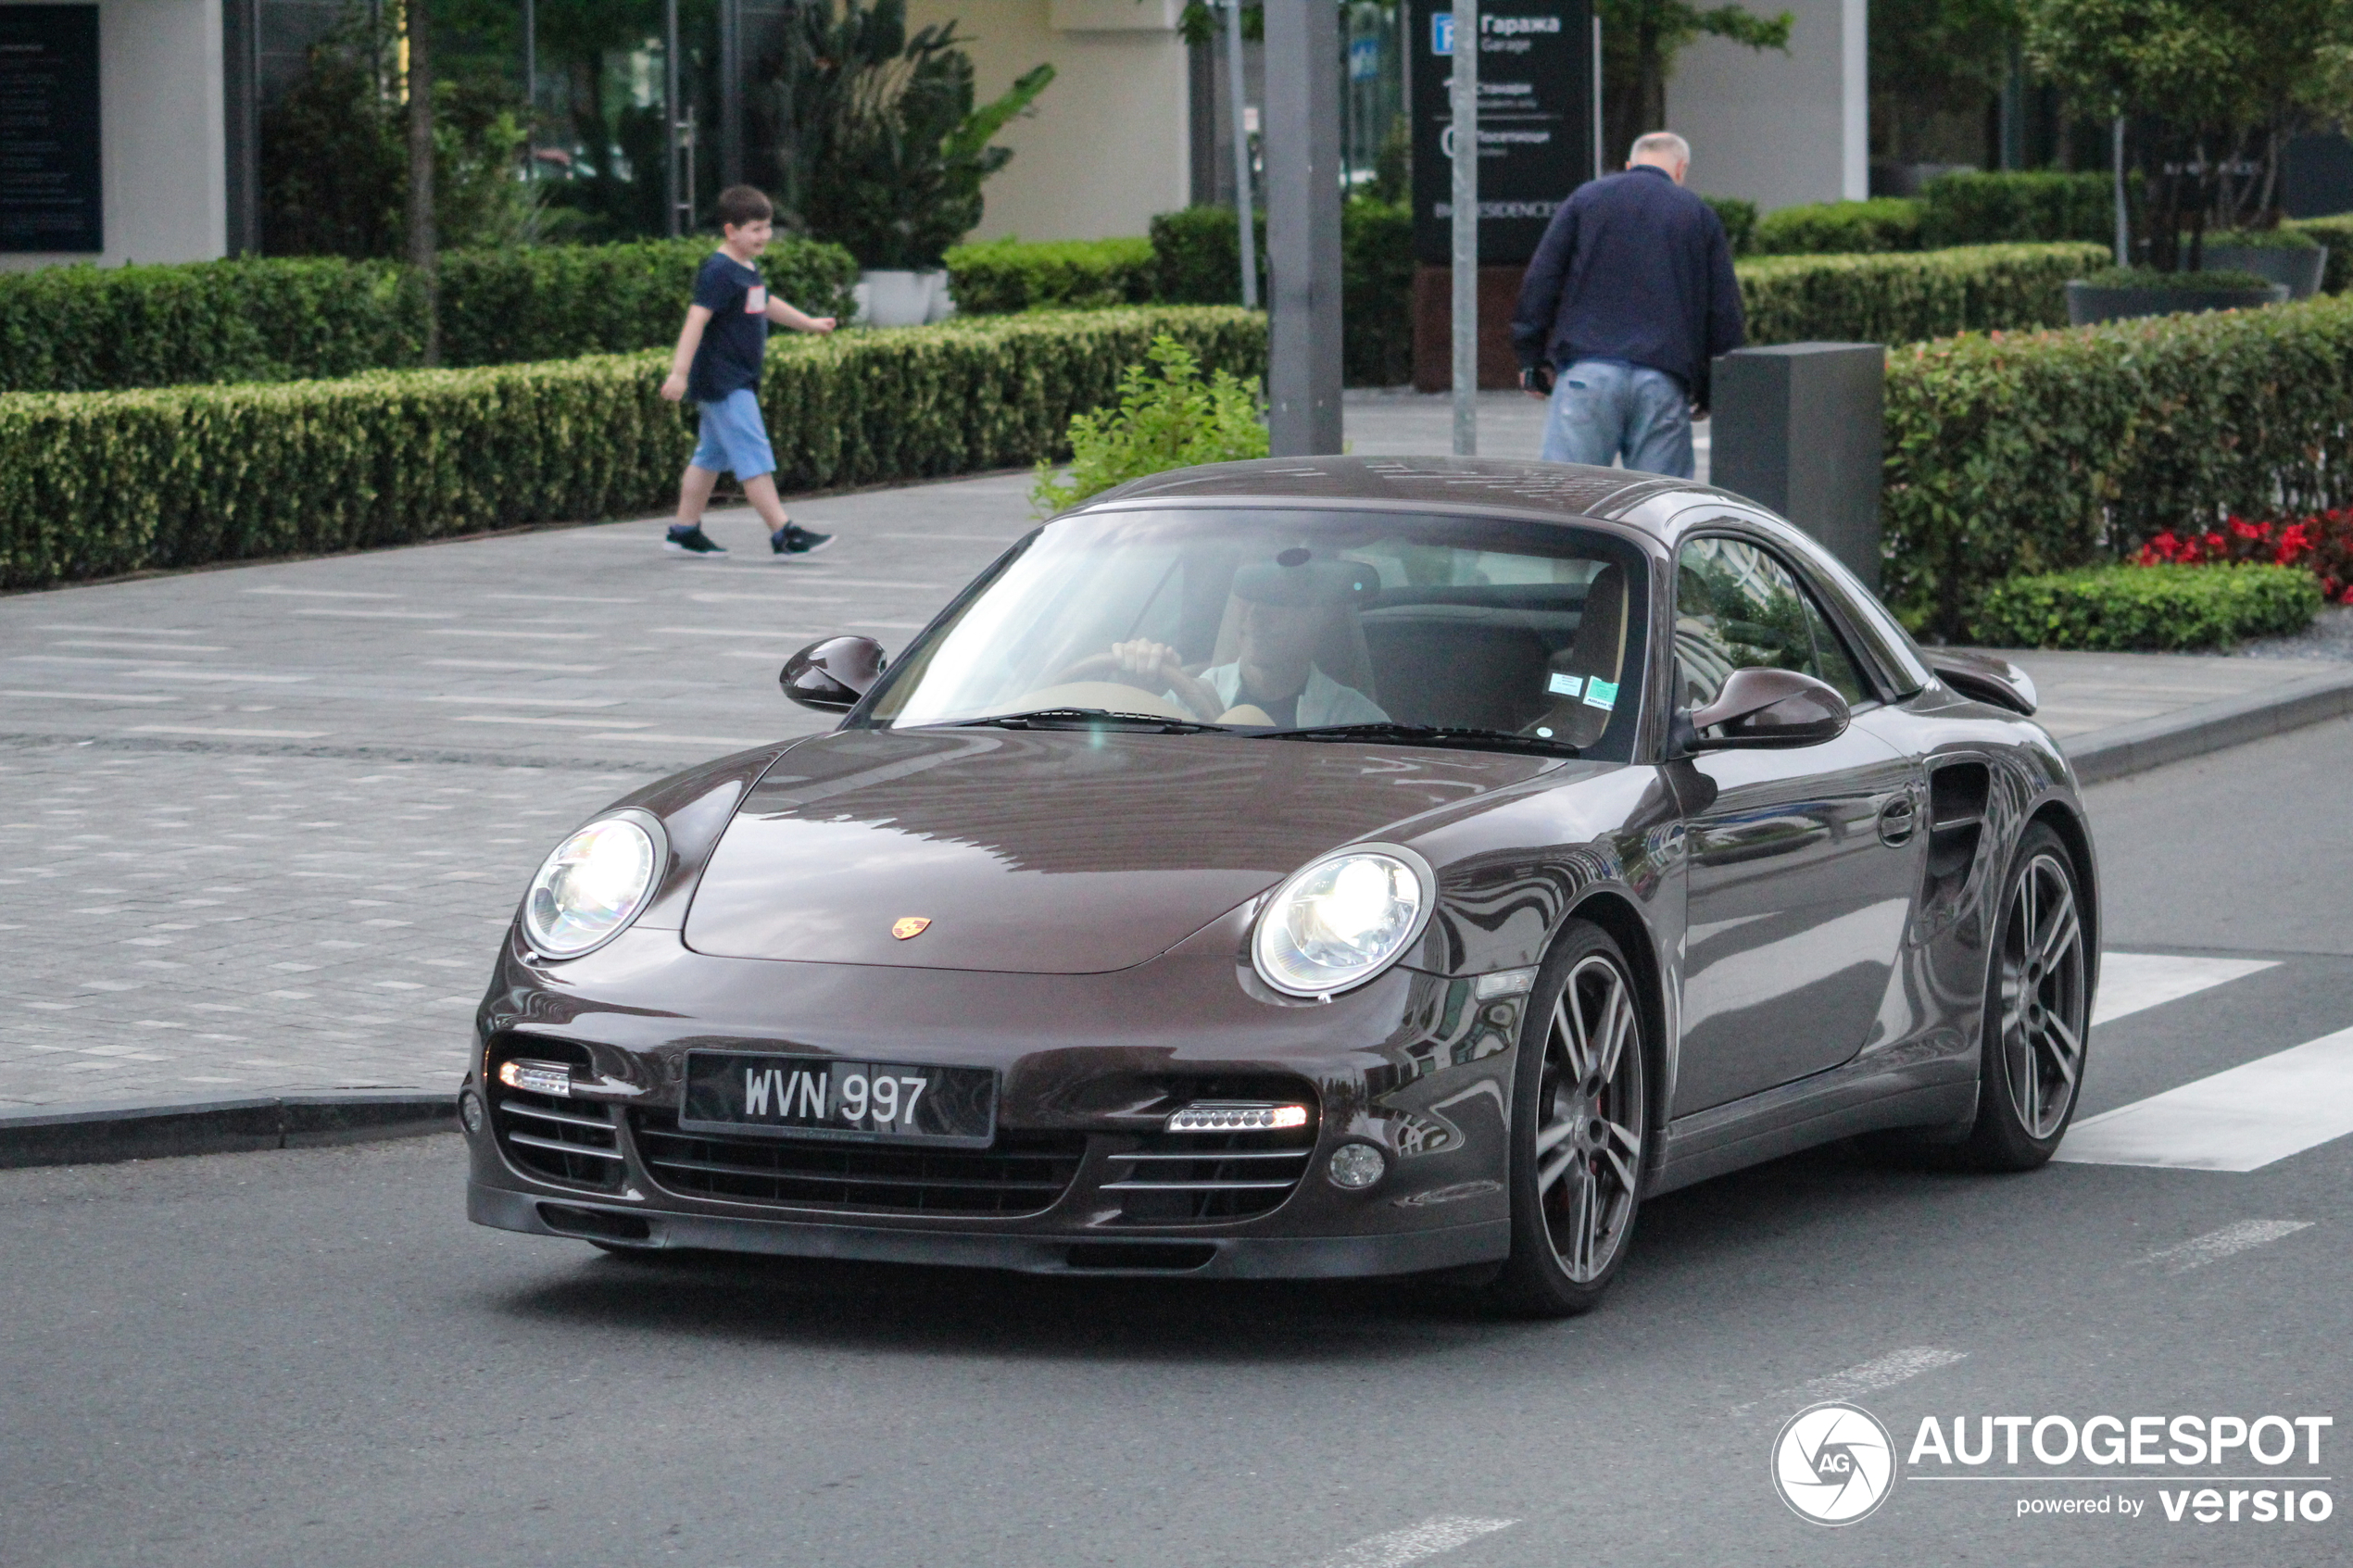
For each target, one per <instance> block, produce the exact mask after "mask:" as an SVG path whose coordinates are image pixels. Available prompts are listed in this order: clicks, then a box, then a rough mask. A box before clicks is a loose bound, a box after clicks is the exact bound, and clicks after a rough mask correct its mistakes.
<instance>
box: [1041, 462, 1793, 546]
mask: <svg viewBox="0 0 2353 1568" xmlns="http://www.w3.org/2000/svg"><path fill="white" fill-rule="evenodd" d="M1669 495H1674V496H1679V497H1682V498H1688V499H1689V500H1691V501H1695V502H1704V501H1706V500H1711V499H1718V500H1724V501H1730V502H1737V503H1739V504H1741V505H1743V506H1746V507H1754V506H1755V502H1753V501H1743V499H1742V498H1741V497H1740V496H1737V495H1733V494H1732V493H1731V492H1730V491H1727V490H1718V489H1714V488H1711V487H1710V486H1708V485H1705V484H1695V483H1692V482H1691V481H1690V480H1686V479H1666V478H1661V477H1660V476H1658V475H1656V474H1647V473H1633V472H1629V471H1628V470H1625V469H1604V468H1595V467H1592V465H1590V464H1586V463H1542V462H1528V461H1524V460H1519V459H1515V458H1349V457H1330V458H1261V459H1258V460H1257V461H1254V462H1245V463H1213V464H1208V465H1205V466H1202V467H1200V468H1189V469H1172V470H1169V471H1168V472H1166V473H1156V474H1151V475H1149V476H1147V477H1145V478H1143V479H1138V480H1132V481H1130V482H1129V483H1126V484H1123V485H1121V486H1119V488H1117V489H1115V490H1110V491H1106V492H1105V493H1103V494H1102V495H1097V496H1095V497H1093V498H1092V499H1091V500H1089V501H1088V503H1087V505H1086V506H1084V507H1082V508H1079V509H1080V510H1082V511H1092V510H1095V509H1097V508H1110V507H1123V506H1134V505H1137V504H1139V503H1163V504H1165V503H1168V502H1178V503H1183V504H1199V503H1202V502H1225V503H1251V504H1256V505H1260V506H1265V505H1277V506H1279V505H1281V504H1283V503H1285V502H1305V503H1309V504H1326V505H1328V504H1331V503H1334V502H1342V503H1353V504H1356V505H1375V506H1384V507H1415V508H1430V509H1433V510H1445V511H1466V510H1478V511H1497V512H1512V513H1516V514H1517V515H1519V516H1523V517H1525V516H1528V515H1529V514H1530V513H1534V514H1537V515H1540V516H1550V517H1554V518H1557V519H1559V520H1560V521H1563V522H1569V521H1579V522H1581V521H1588V520H1593V519H1599V520H1603V521H1615V522H1619V523H1623V524H1628V525H1630V526H1633V527H1634V528H1636V529H1638V530H1639V531H1640V532H1642V533H1648V534H1649V535H1651V536H1652V537H1653V538H1654V539H1657V540H1659V541H1661V542H1662V543H1663V542H1665V541H1666V540H1667V522H1668V521H1669V520H1671V519H1672V518H1673V517H1675V515H1676V514H1677V513H1678V512H1680V510H1681V509H1682V508H1680V506H1675V505H1667V506H1660V507H1654V506H1648V505H1645V503H1648V502H1653V501H1656V500H1659V499H1660V498H1662V497H1665V496H1669ZM1637 508H1639V509H1640V512H1641V515H1640V516H1636V515H1635V513H1636V511H1637Z"/></svg>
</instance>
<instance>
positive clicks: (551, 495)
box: [0, 309, 1266, 588]
mask: <svg viewBox="0 0 2353 1568" xmlns="http://www.w3.org/2000/svg"><path fill="white" fill-rule="evenodd" d="M1163 333H1165V334H1167V335H1169V336H1171V337H1174V338H1175V339H1176V340H1177V341H1178V342H1180V343H1182V344H1183V345H1185V346H1186V347H1187V348H1188V349H1189V350H1190V351H1192V352H1194V353H1196V354H1198V355H1199V357H1200V358H1201V360H1202V363H1203V364H1206V365H1209V366H1212V367H1214V368H1216V369H1218V370H1230V371H1232V372H1233V373H1234V374H1236V375H1238V376H1239V377H1241V378H1242V379H1243V380H1244V381H1246V382H1247V381H1252V380H1255V379H1256V378H1258V377H1260V376H1261V375H1263V374H1264V373H1265V362H1266V333H1265V318H1263V317H1261V316H1259V315H1256V314H1254V313H1252V312H1248V311H1242V310H1230V309H1228V310H1217V309H1209V310H1203V309H1190V310H1185V309H1151V310H1119V311H1111V310H1106V311H1094V312H1088V313H1087V314H1084V315H1076V314H1072V315H1059V316H1057V315H1050V314H1046V313H1042V312H1039V313H1033V314H1030V315H1026V316H1021V317H1015V318H1000V319H998V320H982V321H971V322H963V321H950V322H946V323H943V324H941V325H939V326H937V327H924V328H910V329H906V330H903V331H898V332H839V333H836V334H835V335H833V336H831V337H825V338H814V337H798V336H796V337H792V338H786V339H781V340H779V341H778V342H777V343H775V344H774V345H773V346H772V348H771V350H770V352H769V356H768V362H767V374H766V380H765V382H764V383H763V384H762V387H761V405H762V407H763V408H764V409H765V410H766V413H767V418H768V425H769V431H770V434H771V436H772V437H773V439H774V443H775V447H776V457H777V461H778V465H779V466H778V472H777V475H776V477H777V481H778V483H780V484H782V485H784V486H786V487H787V488H790V489H804V490H805V489H812V488H816V487H820V486H833V485H846V484H862V483H875V482H879V481H885V480H894V479H909V478H921V477H926V476H931V475H937V474H949V473H959V472H970V471H974V470H986V469H1001V468H1012V467H1017V466H1018V467H1026V466H1027V465H1029V464H1032V463H1035V462H1036V461H1038V459H1039V458H1048V457H1052V456H1055V455H1057V454H1059V453H1060V452H1062V451H1063V450H1064V443H1065V441H1066V439H1067V432H1068V430H1069V428H1070V420H1071V417H1072V416H1073V415H1074V414H1076V413H1081V412H1084V411H1086V410H1088V409H1090V408H1098V407H1101V405H1103V404H1105V403H1107V402H1109V401H1110V400H1111V399H1112V397H1113V396H1114V395H1115V393H1116V392H1117V390H1118V387H1119V383H1120V378H1121V376H1122V374H1123V373H1124V372H1125V371H1126V370H1127V369H1128V367H1130V366H1132V365H1135V364H1137V363H1139V361H1141V360H1142V358H1144V355H1145V352H1146V349H1147V347H1148V346H1149V345H1150V344H1151V342H1152V340H1153V339H1154V338H1155V337H1156V336H1158V335H1160V334H1163ZM666 364H667V360H666V358H665V357H664V356H662V355H660V354H654V353H644V354H635V355H626V356H592V357H587V358H578V359H569V360H560V361H555V362H547V363H535V364H522V365H507V366H494V367H482V368H476V369H472V370H379V371H372V372H370V373H369V374H366V375H361V376H355V377H351V378H349V379H347V380H342V381H313V382H280V383H246V384H240V385H231V386H183V387H171V388H161V389H153V390H141V391H128V392H96V393H17V394H10V395H5V396H0V588H24V587H34V586H39V585H42V584H44V583H57V582H63V581H69V580H76V579H82V578H91V577H104V576H111V575H114V574H117V573H120V572H126V571H139V570H141V569H144V568H149V567H173V566H192V565H196V564H199V563H201V562H206V561H215V560H239V559H250V558H257V557H263V556H277V555H288V554H297V553H313V552H321V551H334V550H349V549H358V548H362V547H367V546H381V545H394V544H402V543H407V542H409V541H412V540H418V539H428V538H434V537H439V536H446V535H449V534H456V533H470V532H474V531H477V530H481V529H485V528H499V527H507V526H511V525H515V524H519V523H528V522H541V521H579V520H585V519H589V518H599V517H615V516H624V515H627V514H630V513H638V512H648V511H653V510H656V509H659V508H662V507H664V506H666V505H668V504H669V502H670V501H671V499H672V498H673V496H674V495H676V492H677V483H678V474H679V470H681V468H682V467H683V466H684V465H685V463H686V457H687V454H688V453H689V452H690V451H691V450H692V449H693V446H694V432H693V429H692V428H691V425H690V423H689V421H688V419H687V417H686V415H685V414H684V413H682V412H681V410H680V409H679V408H678V406H677V405H675V404H672V403H666V402H664V401H663V400H662V399H661V395H660V393H659V390H658V389H659V387H660V385H661V378H662V374H663V371H664V369H665V367H666Z"/></svg>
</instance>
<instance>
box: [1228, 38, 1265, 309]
mask: <svg viewBox="0 0 2353 1568" xmlns="http://www.w3.org/2000/svg"><path fill="white" fill-rule="evenodd" d="M1226 75H1227V80H1228V82H1230V83H1231V85H1232V88H1233V92H1232V94H1231V96H1232V97H1233V100H1234V105H1233V107H1234V212H1235V215H1236V223H1237V226H1238V227H1239V229H1240V230H1241V234H1240V239H1239V255H1240V256H1241V258H1242V303H1243V304H1244V305H1246V306H1248V307H1250V308H1252V310H1255V309H1257V308H1258V236H1257V233H1256V232H1255V231H1256V230H1257V228H1258V225H1257V223H1256V222H1255V221H1253V214H1254V211H1255V209H1256V207H1257V203H1256V202H1255V201H1254V200H1253V199H1252V194H1251V189H1250V131H1249V129H1248V123H1247V122H1248V117H1247V116H1246V114H1245V113H1244V111H1243V104H1242V97H1243V94H1244V93H1245V92H1246V91H1247V86H1246V83H1245V82H1244V81H1243V78H1242V0H1226Z"/></svg>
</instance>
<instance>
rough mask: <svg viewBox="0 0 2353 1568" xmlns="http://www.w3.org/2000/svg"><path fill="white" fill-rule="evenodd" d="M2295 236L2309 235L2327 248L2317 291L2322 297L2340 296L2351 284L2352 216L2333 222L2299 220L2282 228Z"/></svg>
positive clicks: (2318, 219)
mask: <svg viewBox="0 0 2353 1568" xmlns="http://www.w3.org/2000/svg"><path fill="white" fill-rule="evenodd" d="M2283 227H2284V228H2291V229H2294V230H2296V232H2298V233H2301V234H2309V235H2310V236H2311V237H2312V238H2313V239H2315V240H2317V241H2319V242H2320V243H2321V244H2322V245H2326V246H2328V247H2329V259H2328V264H2327V267H2326V270H2323V271H2322V274H2321V288H2322V292H2323V293H2326V294H2343V293H2344V292H2345V290H2346V286H2347V284H2348V283H2353V212H2348V213H2344V214H2341V215H2339V216H2337V217H2334V218H2302V219H2296V220H2292V221H2290V222H2288V223H2286V224H2284V225H2283Z"/></svg>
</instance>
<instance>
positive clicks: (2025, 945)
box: [1969, 823, 2090, 1171]
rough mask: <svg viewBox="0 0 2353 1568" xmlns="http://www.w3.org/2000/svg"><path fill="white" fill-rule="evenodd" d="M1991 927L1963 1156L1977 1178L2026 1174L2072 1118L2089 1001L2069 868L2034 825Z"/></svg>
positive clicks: (2056, 845)
mask: <svg viewBox="0 0 2353 1568" xmlns="http://www.w3.org/2000/svg"><path fill="white" fill-rule="evenodd" d="M2001 922H2002V923H2001V938H2000V942H1999V945H1998V946H1997V947H1995V948H1994V961H1993V964H1992V966H1991V969H1992V972H1991V973H1989V974H1988V975H1987V977H1986V987H1985V989H1986V997H1985V1052H1984V1056H1983V1059H1982V1066H1981V1068H1980V1073H1981V1077H1980V1080H1979V1087H1978V1112H1977V1124H1976V1126H1975V1127H1974V1128H1972V1129H1971V1130H1970V1133H1969V1152H1970V1154H1971V1155H1972V1156H1973V1157H1974V1160H1975V1162H1976V1163H1977V1164H1979V1165H1982V1166H1983V1167H1985V1168H1986V1169H1989V1170H1996V1171H2031V1170H2032V1169H2034V1168H2035V1167H2036V1166H2038V1165H2041V1164H2042V1163H2044V1162H2045V1160H2049V1159H2050V1157H2051V1156H2052V1154H2053V1153H2055V1152H2056V1151H2057V1148H2058V1145H2059V1139H2060V1138H2061V1137H2062V1136H2064V1135H2065V1134H2066V1132H2067V1123H2068V1121H2069V1119H2070V1117H2072V1116H2073V1115H2074V1114H2075V1104H2076V1099H2077V1097H2078V1094H2079V1091H2080V1090H2081V1089H2082V1082H2083V1047H2084V1043H2085V1035H2087V1034H2088V1033H2089V1027H2088V1026H2089V1019H2088V1018H2087V1016H2086V1014H2087V1012H2088V1010H2089V996H2090V991H2089V986H2088V985H2087V984H2086V974H2087V971H2088V968H2089V966H2088V964H2087V963H2086V961H2085V953H2084V942H2083V920H2082V907H2081V901H2080V898H2079V897H2078V895H2077V892H2076V878H2075V866H2074V862H2073V861H2072V860H2071V859H2069V857H2068V853H2067V847H2066V846H2065V845H2063V844H2061V843H2060V842H2059V839H2058V835H2057V834H2055V833H2053V832H2052V831H2051V830H2050V829H2049V828H2047V827H2045V826H2042V825H2041V824H2039V823H2038V824H2036V825H2035V826H2034V827H2032V828H2030V829H2029V830H2028V831H2027V833H2026V834H2025V836H2024V838H2023V839H2022V840H2021V841H2020V845H2019V852H2018V858H2017V861H2016V869H2015V870H2013V871H2012V872H2011V873H2010V880H2009V884H2008V886H2007V889H2006V890H2005V896H2004V897H2003V900H2002V915H2001Z"/></svg>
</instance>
